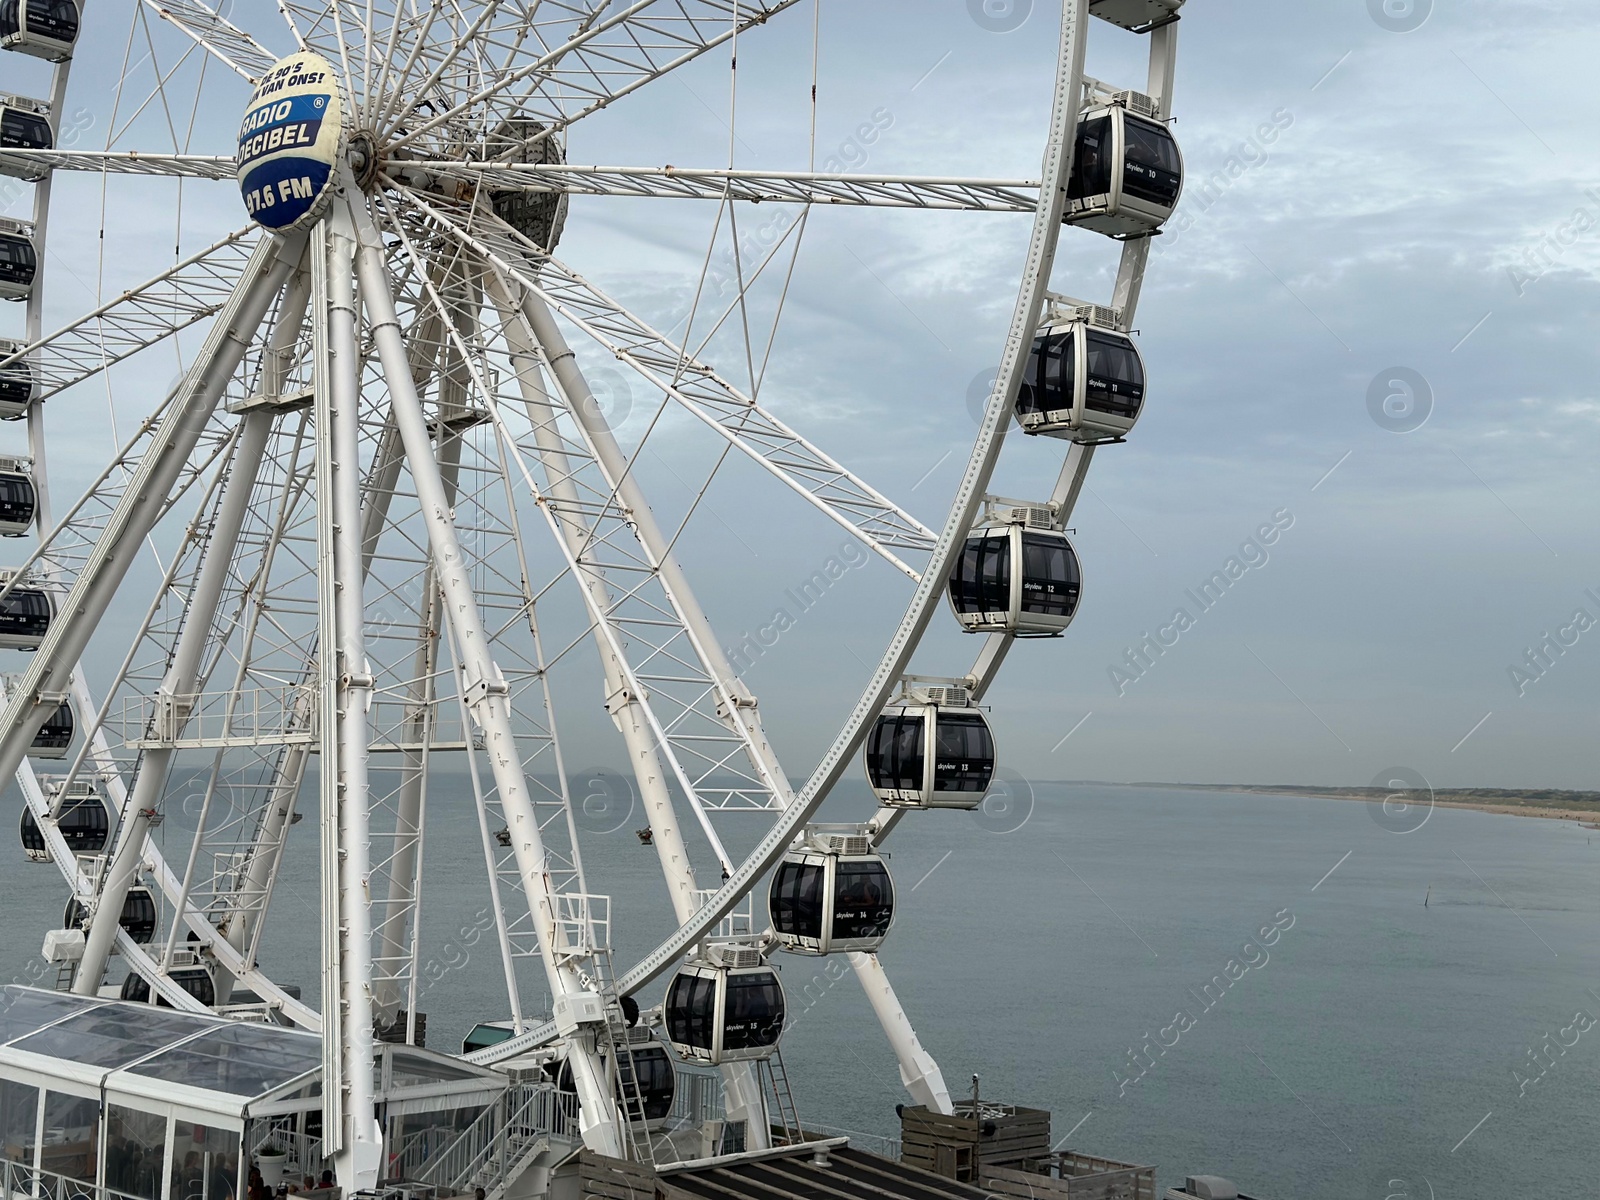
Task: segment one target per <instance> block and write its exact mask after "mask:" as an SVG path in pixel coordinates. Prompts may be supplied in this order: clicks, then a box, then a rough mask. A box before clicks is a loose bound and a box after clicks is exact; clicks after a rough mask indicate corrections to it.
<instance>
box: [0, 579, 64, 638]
mask: <svg viewBox="0 0 1600 1200" xmlns="http://www.w3.org/2000/svg"><path fill="white" fill-rule="evenodd" d="M15 574H16V573H15V572H13V571H0V589H3V588H4V587H6V586H7V585H8V584H10V583H11V581H12V579H13V578H15ZM55 615H56V604H55V599H54V598H53V597H52V596H51V595H50V593H49V592H47V591H45V590H44V589H43V588H40V587H34V586H33V585H32V584H30V583H29V582H28V580H27V579H26V578H24V579H22V580H20V581H19V582H18V583H17V585H16V586H15V587H13V588H12V589H11V591H10V593H9V594H8V595H6V596H5V597H4V598H3V599H0V647H7V648H9V649H12V650H37V649H38V648H39V646H40V644H41V643H42V642H43V641H44V635H45V634H46V633H48V632H49V631H50V622H51V620H52V619H53V618H54V617H55Z"/></svg>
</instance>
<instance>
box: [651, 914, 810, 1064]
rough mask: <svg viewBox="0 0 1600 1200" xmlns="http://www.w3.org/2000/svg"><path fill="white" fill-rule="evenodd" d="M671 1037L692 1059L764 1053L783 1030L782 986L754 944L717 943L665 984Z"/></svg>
mask: <svg viewBox="0 0 1600 1200" xmlns="http://www.w3.org/2000/svg"><path fill="white" fill-rule="evenodd" d="M664 1015H665V1018H666V1026H667V1038H668V1039H669V1040H670V1041H671V1042H672V1048H673V1049H674V1050H675V1051H677V1053H678V1056H679V1057H680V1058H685V1059H688V1060H689V1061H691V1062H700V1063H710V1064H712V1065H716V1064H718V1063H728V1062H745V1061H749V1060H752V1059H761V1058H766V1057H768V1056H769V1055H770V1054H771V1053H772V1048H773V1047H774V1046H776V1045H777V1044H778V1038H779V1037H780V1036H781V1035H782V1034H783V1020H784V1007H783V986H782V985H781V984H780V983H779V982H778V974H777V972H776V971H774V970H773V969H772V968H771V967H768V966H767V965H765V963H764V962H763V961H762V958H761V952H760V951H759V950H756V949H754V948H746V947H738V948H731V947H722V946H717V945H715V944H713V946H712V947H711V949H710V950H709V951H708V956H707V957H706V958H703V959H700V960H697V961H695V962H691V963H687V964H685V965H684V966H682V967H680V968H679V970H678V973H677V974H676V975H675V976H673V978H672V982H671V983H670V984H668V985H667V999H666V1004H665V1006H664Z"/></svg>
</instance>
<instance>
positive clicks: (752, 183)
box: [392, 160, 1039, 213]
mask: <svg viewBox="0 0 1600 1200" xmlns="http://www.w3.org/2000/svg"><path fill="white" fill-rule="evenodd" d="M392 169H394V170H395V172H396V173H397V174H400V175H402V177H404V175H405V173H404V171H403V169H401V168H399V167H398V166H396V167H394V168H392ZM418 170H419V172H424V173H426V175H427V176H429V177H431V178H436V179H440V180H443V179H450V180H455V181H459V182H462V183H472V184H477V185H480V186H483V187H486V188H488V189H490V190H491V191H494V192H502V191H509V192H517V191H520V192H557V193H568V194H572V195H586V196H653V197H663V198H673V199H693V200H718V201H721V200H747V201H751V202H753V203H757V204H760V203H774V204H823V205H828V204H839V205H865V206H870V207H877V208H931V209H940V210H951V211H956V212H1002V213H1031V212H1033V211H1034V209H1035V208H1037V207H1038V204H1039V181H1038V180H1036V179H963V178H955V177H941V176H934V175H928V176H922V175H879V176H870V175H841V174H831V175H825V174H820V173H815V172H801V173H785V172H781V171H740V170H723V169H720V168H688V167H586V166H578V165H574V164H572V163H549V164H544V163H510V162H489V161H460V162H449V161H441V160H429V162H428V163H427V164H426V166H425V167H420V168H418Z"/></svg>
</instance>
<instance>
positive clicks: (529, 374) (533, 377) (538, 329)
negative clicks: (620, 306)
mask: <svg viewBox="0 0 1600 1200" xmlns="http://www.w3.org/2000/svg"><path fill="white" fill-rule="evenodd" d="M487 278H488V280H489V287H490V291H491V294H492V296H493V297H494V299H495V301H496V302H497V304H499V305H500V307H501V317H502V321H503V324H504V326H505V336H506V340H507V342H508V345H509V347H510V350H511V361H512V364H513V366H514V367H515V369H516V371H517V381H518V384H519V386H520V387H521V389H522V394H523V399H524V402H525V403H526V404H527V405H528V414H529V418H530V420H531V422H532V424H533V427H534V437H535V440H536V442H537V443H538V445H539V450H540V454H541V457H542V458H543V460H544V464H545V474H546V477H547V478H548V480H549V486H550V488H551V494H552V496H553V497H554V498H555V499H557V500H558V501H561V502H562V504H563V507H564V508H565V509H566V510H567V511H569V512H570V513H571V514H572V515H570V516H568V515H565V514H563V515H562V516H561V518H560V521H561V530H562V535H563V537H564V538H565V539H566V541H567V544H568V546H569V547H570V552H571V554H572V555H573V557H574V559H575V560H576V561H577V562H579V563H580V564H582V565H583V569H582V570H581V571H580V572H579V574H580V583H581V584H582V586H584V587H585V588H586V589H587V590H588V591H589V593H590V597H591V605H592V607H593V610H594V611H596V612H599V613H604V612H606V611H608V610H609V609H610V607H611V598H610V596H609V594H608V592H609V589H608V587H607V584H606V580H605V576H604V574H603V572H602V571H601V570H600V569H599V567H598V566H595V565H592V564H588V563H587V562H586V559H587V558H588V556H589V553H590V545H591V537H592V531H591V530H590V529H588V528H587V527H586V525H585V524H584V523H583V521H582V520H581V519H580V518H579V517H578V516H577V514H578V513H581V512H582V511H583V509H582V506H581V503H580V497H579V495H578V491H577V488H576V487H575V486H574V484H573V483H572V463H571V462H570V460H569V457H568V455H567V453H566V451H565V449H564V448H563V447H562V445H561V439H560V437H559V436H558V435H557V434H556V432H555V420H556V408H555V405H554V403H553V402H552V400H551V398H550V396H549V395H548V394H547V393H546V392H545V390H544V388H543V386H542V382H541V377H540V371H539V359H538V356H537V352H536V350H535V341H536V340H537V341H538V342H540V343H541V349H542V350H543V353H544V355H545V358H546V361H549V362H551V369H552V371H554V372H555V373H556V375H557V378H558V380H560V379H562V376H563V374H564V375H565V379H564V382H563V383H562V391H563V393H564V394H565V395H566V396H567V397H568V400H569V403H568V405H567V408H568V411H570V412H572V413H573V414H574V418H575V419H576V420H577V421H579V422H580V424H582V425H583V426H584V428H585V433H586V435H587V436H586V438H585V440H586V442H587V443H588V445H589V446H590V450H591V453H594V454H596V456H597V458H598V457H600V456H601V454H602V453H605V451H602V449H601V447H602V446H605V447H608V448H609V455H610V459H611V461H610V462H602V468H603V470H604V472H605V474H606V476H607V478H608V479H610V480H619V481H622V482H623V483H624V484H625V485H627V486H628V487H629V490H628V491H627V492H625V493H624V492H621V491H620V489H619V495H618V499H619V500H621V502H622V503H623V505H624V507H626V508H628V509H629V510H630V516H631V517H632V518H633V519H634V521H635V522H636V523H638V522H640V518H641V517H642V518H643V519H644V520H645V521H647V522H648V525H649V530H650V532H649V533H646V531H645V527H644V525H643V524H642V523H638V524H636V528H637V529H638V532H639V536H640V539H641V541H644V542H646V544H647V545H649V544H650V543H649V540H648V539H650V538H653V539H654V542H655V544H654V546H653V547H652V554H653V555H654V554H655V553H656V552H657V551H662V552H664V551H665V550H666V548H667V547H666V543H665V539H663V538H662V537H661V534H660V530H659V529H658V528H657V527H656V525H655V520H654V517H653V516H652V515H651V513H650V509H649V505H648V504H647V503H646V501H645V499H644V497H643V495H642V494H641V493H639V491H638V488H637V486H636V485H634V484H633V480H632V476H631V475H630V474H629V473H628V471H627V465H626V461H625V460H624V459H623V458H622V452H621V450H620V449H619V448H618V447H617V444H616V439H615V437H613V436H612V434H611V430H610V428H609V427H608V426H607V425H606V423H605V418H604V417H603V416H601V415H600V414H599V412H598V411H597V409H596V406H594V405H591V404H585V403H581V402H573V398H574V397H585V396H588V395H590V392H589V389H588V386H587V384H586V383H585V382H584V380H583V377H582V375H581V374H580V373H579V372H578V369H577V364H576V362H575V360H574V359H573V356H572V351H571V350H570V349H569V348H567V346H566V343H565V342H564V341H563V340H562V339H561V334H560V330H559V329H557V328H556V327H555V322H554V321H553V320H552V319H551V318H550V315H549V310H548V309H546V308H544V306H543V304H542V303H541V302H540V301H539V300H538V298H537V297H536V296H534V295H533V294H532V293H531V292H528V291H527V290H526V289H521V293H522V301H521V304H520V305H515V304H513V301H512V299H511V295H510V288H508V287H507V285H506V284H505V282H504V280H503V279H502V278H501V277H500V276H499V274H498V273H497V272H496V271H494V270H493V268H491V269H490V270H489V271H488V272H487ZM539 314H542V320H541V319H539ZM547 339H548V340H547ZM665 559H666V561H667V562H671V563H672V567H673V569H674V571H676V572H677V574H678V575H679V576H680V577H681V571H678V570H677V564H676V562H673V561H672V559H671V556H670V555H665ZM658 561H660V560H658ZM663 565H664V564H663ZM683 586H684V591H685V593H686V594H687V591H688V588H687V583H686V582H685V583H684V585H683ZM668 587H669V590H670V589H671V588H672V587H673V584H672V583H671V582H670V581H669V583H668ZM700 620H701V622H702V623H704V624H705V631H706V634H707V635H710V636H709V641H710V644H711V645H712V646H717V642H716V639H715V636H714V635H712V634H711V633H710V626H709V623H707V622H705V617H704V615H703V614H702V615H701V617H700ZM614 637H615V635H614V634H613V636H612V637H608V636H607V634H606V631H605V630H604V629H603V628H602V627H601V625H600V624H599V623H598V622H597V623H596V625H595V643H596V646H597V648H598V650H599V652H600V659H601V662H602V664H603V666H604V669H605V677H606V696H607V697H608V708H610V709H611V714H612V720H613V721H614V722H615V723H616V726H617V729H618V731H619V732H620V733H621V734H622V737H623V743H624V745H625V747H626V748H627V752H628V759H629V762H630V764H631V765H632V766H633V769H634V777H635V779H636V780H637V782H638V785H639V794H640V797H641V799H642V800H643V803H644V809H645V815H646V817H647V819H648V821H649V823H650V830H651V834H652V837H651V842H652V844H653V845H654V846H655V850H656V857H657V859H658V860H659V862H660V863H661V872H662V876H663V878H664V879H665V881H666V884H667V894H668V896H669V898H670V899H671V902H672V909H673V914H674V915H675V916H676V917H677V920H678V923H679V924H680V925H681V924H683V923H684V922H685V921H687V920H689V918H690V917H691V916H693V914H694V911H695V909H696V908H697V907H699V904H700V899H701V896H700V892H699V885H698V884H697V882H696V880H695V874H694V867H693V864H692V863H691V862H690V859H689V849H688V846H687V845H686V844H685V843H684V840H683V830H682V825H681V823H680V822H679V820H678V814H677V808H676V805H674V804H673V801H672V793H671V792H670V791H669V790H668V788H667V780H666V772H665V771H664V770H663V769H662V764H661V758H660V755H659V754H658V753H657V746H658V742H657V741H656V737H655V734H654V732H653V730H652V728H651V723H650V721H649V719H648V716H647V714H646V713H645V712H644V704H643V702H642V700H641V698H640V697H639V696H637V695H636V694H635V692H634V689H633V688H631V687H630V686H629V684H628V680H627V677H626V671H625V669H624V666H623V664H622V663H621V661H620V659H619V655H618V651H617V648H616V647H617V645H618V644H620V641H621V639H620V638H617V639H616V640H615V641H614V640H613V638H614ZM717 653H718V655H719V657H720V654H721V651H720V648H719V649H718V651H717ZM706 665H707V666H708V667H709V666H710V664H709V663H708V664H706ZM723 669H724V670H725V671H727V672H728V673H727V675H726V676H724V678H732V672H731V669H729V668H728V667H727V664H726V662H725V661H724V662H723ZM751 711H752V712H753V698H752V710H751ZM763 744H764V739H763ZM780 777H781V776H780ZM784 787H785V791H784V794H785V795H787V782H786V781H785V785H784ZM712 845H713V846H714V847H718V849H719V853H720V843H719V842H718V841H717V840H716V836H715V834H714V833H713V834H712ZM722 1078H723V1092H724V1096H725V1099H726V1106H727V1113H728V1116H729V1117H730V1118H731V1119H732V1120H735V1121H743V1122H744V1123H745V1139H746V1145H747V1146H749V1148H750V1149H752V1150H763V1149H766V1148H767V1147H768V1146H769V1145H770V1144H771V1126H770V1123H769V1119H768V1115H767V1109H766V1101H765V1098H764V1094H763V1092H762V1088H761V1084H760V1078H759V1075H758V1074H757V1072H756V1070H755V1067H754V1065H753V1064H750V1063H729V1064H726V1065H725V1066H723V1068H722Z"/></svg>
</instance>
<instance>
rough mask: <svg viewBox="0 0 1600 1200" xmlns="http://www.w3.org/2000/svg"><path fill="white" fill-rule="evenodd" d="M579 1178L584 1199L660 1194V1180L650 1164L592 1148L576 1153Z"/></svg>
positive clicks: (650, 1198) (628, 1199) (648, 1199)
mask: <svg viewBox="0 0 1600 1200" xmlns="http://www.w3.org/2000/svg"><path fill="white" fill-rule="evenodd" d="M578 1179H579V1181H580V1184H581V1191H582V1194H583V1196H584V1197H585V1198H586V1200H587V1198H588V1197H591V1196H592V1197H594V1198H595V1200H656V1197H657V1195H659V1194H660V1180H659V1179H658V1177H657V1176H656V1173H655V1172H654V1171H652V1170H651V1169H650V1168H649V1167H646V1166H641V1165H640V1164H639V1163H636V1162H629V1161H628V1160H626V1159H622V1158H608V1157H606V1156H605V1155H604V1154H596V1153H595V1152H594V1151H593V1150H584V1151H583V1152H581V1153H580V1154H579V1155H578Z"/></svg>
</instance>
